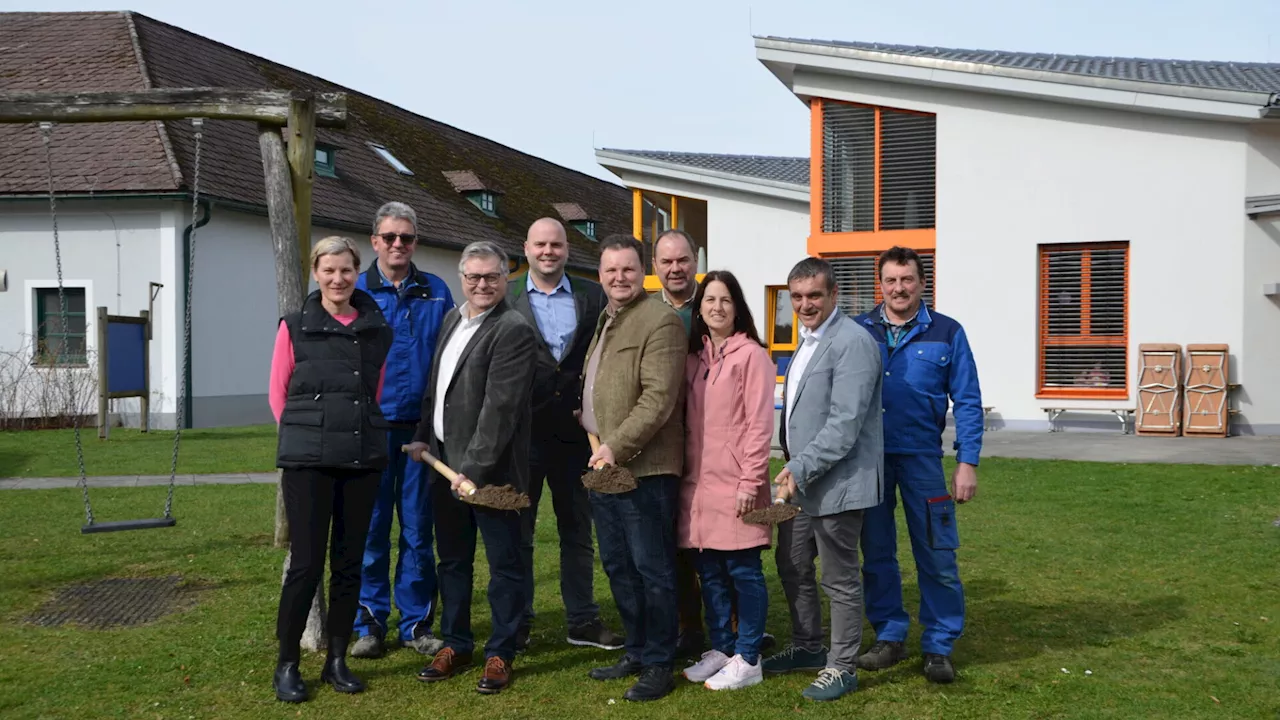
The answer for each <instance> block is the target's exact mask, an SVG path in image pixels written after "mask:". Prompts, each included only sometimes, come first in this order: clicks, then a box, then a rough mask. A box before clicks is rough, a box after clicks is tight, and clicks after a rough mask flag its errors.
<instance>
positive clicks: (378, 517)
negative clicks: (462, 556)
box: [355, 428, 436, 639]
mask: <svg viewBox="0 0 1280 720" xmlns="http://www.w3.org/2000/svg"><path fill="white" fill-rule="evenodd" d="M412 441H413V428H392V429H391V430H389V431H388V432H387V453H388V458H389V460H388V462H387V467H386V469H385V470H384V471H383V473H382V481H381V482H380V483H379V485H378V497H377V501H376V502H375V504H374V507H373V519H372V520H371V521H370V523H369V537H368V539H367V540H366V541H365V547H364V563H363V566H362V567H361V573H360V574H361V578H360V612H359V613H358V614H357V616H356V621H355V634H356V636H357V637H361V636H364V635H368V634H369V633H371V632H374V631H375V630H376V631H377V632H378V633H380V634H382V635H384V636H385V635H386V631H387V621H388V619H389V618H390V616H391V579H390V577H389V575H390V570H391V519H392V516H393V515H394V514H395V513H396V512H397V511H398V512H399V514H400V556H399V558H398V559H397V561H396V574H395V601H396V609H397V610H399V611H400V624H399V627H400V637H401V638H404V639H409V638H412V637H413V631H414V626H415V625H417V624H418V623H420V622H421V623H425V627H424V630H429V629H430V628H431V625H432V621H433V619H434V615H435V600H436V559H435V556H434V554H433V553H432V550H431V542H432V537H431V493H430V492H429V490H428V487H427V483H428V481H429V479H430V472H431V470H430V469H429V468H428V467H427V466H426V465H425V464H423V463H419V462H408V457H407V456H406V455H405V454H404V453H402V452H400V446H401V445H406V444H408V443H410V442H412Z"/></svg>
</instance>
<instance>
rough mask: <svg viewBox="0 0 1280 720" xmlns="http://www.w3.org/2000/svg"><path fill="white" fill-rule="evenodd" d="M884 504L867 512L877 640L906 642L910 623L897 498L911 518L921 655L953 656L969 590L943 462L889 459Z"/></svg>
mask: <svg viewBox="0 0 1280 720" xmlns="http://www.w3.org/2000/svg"><path fill="white" fill-rule="evenodd" d="M884 472H885V479H884V502H882V503H880V504H879V505H877V506H876V507H873V508H868V509H867V511H866V514H865V517H864V520H863V525H862V555H863V564H862V581H863V593H864V597H865V600H866V608H867V610H866V612H867V619H868V620H869V621H870V622H871V626H872V627H873V628H875V631H876V640H885V641H898V642H901V641H904V640H906V637H907V628H908V627H909V626H910V624H911V620H910V618H908V617H907V611H906V609H905V608H904V607H903V603H902V574H901V571H900V570H899V568H898V557H897V556H898V530H897V525H896V520H895V513H894V509H895V508H896V507H897V505H898V497H897V496H898V494H901V496H902V510H903V513H904V514H905V515H906V517H907V532H908V534H909V535H910V537H911V552H912V555H913V556H914V557H915V561H916V578H917V582H918V583H919V586H920V624H921V625H922V626H923V627H924V632H923V634H922V636H921V638H920V649H921V651H922V652H925V653H935V654H938V655H950V654H951V648H952V646H953V645H954V644H955V641H956V639H957V638H959V637H960V635H961V633H962V632H963V630H964V587H963V586H962V585H961V584H960V570H959V568H958V567H957V565H956V548H958V547H959V545H960V539H959V533H958V531H957V528H956V507H955V501H954V500H953V499H952V497H951V495H950V494H949V493H948V492H947V481H946V477H945V476H944V475H943V471H942V458H940V457H931V456H928V455H888V454H887V455H885V458H884Z"/></svg>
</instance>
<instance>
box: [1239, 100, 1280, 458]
mask: <svg viewBox="0 0 1280 720" xmlns="http://www.w3.org/2000/svg"><path fill="white" fill-rule="evenodd" d="M1277 125H1280V123H1277ZM1246 168H1247V175H1246V177H1247V180H1246V187H1245V192H1246V194H1247V195H1249V196H1250V197H1252V196H1257V195H1280V127H1271V126H1267V127H1260V128H1255V129H1253V130H1252V131H1251V132H1250V133H1249V149H1248V154H1247V159H1246ZM1241 222H1242V223H1243V225H1244V258H1243V262H1244V267H1243V268H1242V269H1241V271H1242V273H1243V277H1244V282H1243V283H1242V284H1241V287H1240V293H1241V296H1242V297H1241V302H1242V306H1243V309H1244V312H1243V319H1244V339H1243V342H1242V344H1241V347H1240V349H1239V350H1236V349H1235V348H1232V353H1231V354H1232V356H1233V358H1232V359H1233V361H1234V363H1235V375H1236V381H1237V382H1239V383H1240V389H1239V390H1238V391H1237V394H1236V397H1235V398H1234V400H1235V404H1236V406H1237V407H1239V408H1240V419H1241V420H1242V421H1243V422H1244V423H1248V431H1252V432H1255V433H1258V434H1268V435H1274V434H1280V391H1278V390H1277V388H1278V387H1280V372H1277V370H1276V369H1277V368H1280V295H1270V296H1268V295H1264V294H1263V286H1264V285H1274V284H1280V217H1277V216H1275V215H1272V216H1270V217H1260V218H1257V219H1250V218H1248V217H1243V219H1242V221H1241ZM1242 426H1243V424H1242Z"/></svg>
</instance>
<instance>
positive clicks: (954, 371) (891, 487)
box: [856, 304, 982, 655]
mask: <svg viewBox="0 0 1280 720" xmlns="http://www.w3.org/2000/svg"><path fill="white" fill-rule="evenodd" d="M856 319H857V321H858V322H860V323H862V325H863V327H865V328H866V329H867V330H868V331H869V332H870V333H871V334H872V336H873V337H875V338H876V340H877V342H879V343H880V349H881V350H880V351H881V358H882V360H883V361H884V389H883V403H884V452H885V463H884V470H885V480H884V498H885V499H884V502H883V503H881V504H880V505H878V506H876V507H874V508H870V509H868V510H867V511H866V514H865V517H864V519H863V525H862V553H863V572H862V577H863V593H864V598H865V601H866V608H867V619H868V620H869V621H870V622H871V626H872V627H873V628H875V631H876V640H884V641H891V642H892V641H898V642H901V641H904V640H905V639H906V637H907V629H908V627H909V626H910V622H911V621H910V619H909V618H908V617H907V612H906V609H905V608H904V607H903V603H902V576H901V572H900V570H899V568H898V558H897V553H898V547H897V537H898V533H897V526H896V524H895V519H894V508H895V507H896V506H897V494H899V493H900V494H901V496H902V509H903V512H904V514H905V515H906V517H907V531H908V534H909V535H910V537H911V551H912V554H913V555H914V556H915V561H916V576H917V581H918V583H919V586H920V624H921V625H923V626H924V632H923V635H922V637H921V640H920V644H921V651H922V652H924V653H931V654H938V655H950V654H951V648H952V645H953V644H954V643H955V641H956V639H957V638H959V637H960V635H961V633H962V632H963V630H964V612H965V607H964V587H963V586H962V585H961V583H960V572H959V569H958V567H957V565H956V548H958V547H959V533H958V532H957V528H956V512H955V502H954V500H953V499H952V497H951V495H950V493H948V491H947V481H946V477H945V475H944V473H943V470H942V455H943V453H942V431H943V430H944V429H945V428H946V422H947V398H948V396H950V398H951V402H952V404H953V405H954V408H953V409H952V414H953V415H954V417H955V425H956V441H955V450H956V459H957V461H959V462H965V463H970V464H972V465H977V464H978V456H979V455H980V454H981V452H982V392H981V389H980V388H979V385H978V370H977V366H976V365H975V363H974V360H973V354H972V353H971V352H970V350H969V341H968V339H967V338H966V337H965V332H964V328H962V327H961V326H960V323H958V322H956V321H955V320H953V319H951V318H949V317H947V316H946V315H943V314H942V313H939V312H932V313H931V312H929V310H928V309H926V308H925V306H924V305H923V304H921V306H920V311H919V312H918V313H916V317H915V318H914V319H913V320H912V321H910V322H909V323H908V325H907V327H906V328H904V330H903V331H902V334H901V337H900V338H896V341H895V338H894V335H895V333H892V332H890V327H889V326H888V324H887V322H886V321H884V320H883V316H882V314H881V306H879V305H877V306H876V307H875V308H874V309H872V310H871V311H870V312H868V313H865V314H863V315H860V316H858V317H857V318H856ZM895 488H896V490H897V493H895Z"/></svg>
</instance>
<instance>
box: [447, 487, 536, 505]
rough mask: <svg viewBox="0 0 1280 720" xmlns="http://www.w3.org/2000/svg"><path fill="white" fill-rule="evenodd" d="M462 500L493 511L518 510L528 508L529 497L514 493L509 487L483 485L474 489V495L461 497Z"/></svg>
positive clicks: (513, 489)
mask: <svg viewBox="0 0 1280 720" xmlns="http://www.w3.org/2000/svg"><path fill="white" fill-rule="evenodd" d="M462 499H463V500H464V501H465V502H469V503H471V504H472V505H483V506H484V507H488V508H493V509H495V510H519V509H521V508H527V507H529V496H528V495H525V494H524V493H519V492H516V489H515V488H514V487H512V486H510V485H485V486H484V487H481V488H476V491H475V493H473V494H471V495H463V496H462Z"/></svg>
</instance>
